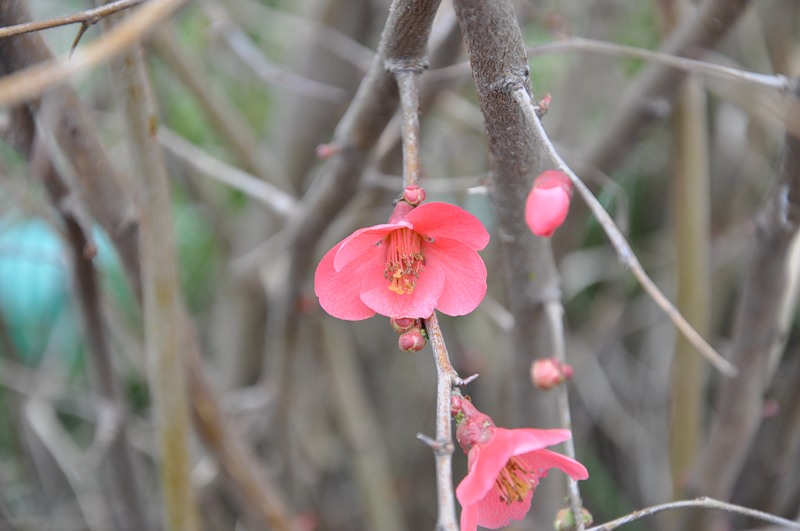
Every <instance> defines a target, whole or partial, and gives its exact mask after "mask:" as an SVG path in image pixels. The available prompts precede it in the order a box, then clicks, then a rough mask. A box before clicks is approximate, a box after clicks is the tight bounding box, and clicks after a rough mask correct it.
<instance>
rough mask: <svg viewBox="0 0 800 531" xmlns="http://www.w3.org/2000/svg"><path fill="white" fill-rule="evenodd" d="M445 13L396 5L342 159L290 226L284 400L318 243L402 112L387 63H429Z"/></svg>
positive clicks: (278, 356)
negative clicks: (431, 41)
mask: <svg viewBox="0 0 800 531" xmlns="http://www.w3.org/2000/svg"><path fill="white" fill-rule="evenodd" d="M438 7H439V0H425V1H412V0H395V1H394V2H393V3H392V6H391V8H390V10H389V18H388V20H387V21H386V25H385V27H384V31H383V34H382V36H381V43H380V46H379V48H378V54H377V56H376V57H375V60H374V62H373V64H372V67H371V68H370V71H369V72H368V73H367V76H366V78H364V80H363V81H362V82H361V85H360V86H359V88H358V91H357V93H356V96H355V98H354V99H353V102H352V103H351V104H350V107H349V108H348V110H347V112H346V113H345V115H344V116H343V117H342V120H341V121H340V122H339V125H338V126H337V127H336V130H335V132H334V137H333V141H332V144H333V145H335V146H336V148H337V153H336V155H335V156H334V157H333V158H332V160H330V161H329V162H328V164H327V166H326V168H324V170H323V171H322V172H321V174H320V175H319V177H318V178H317V179H316V180H315V182H314V183H313V184H312V186H311V188H310V189H309V190H308V192H307V193H306V194H305V195H304V197H303V199H302V201H301V202H300V204H299V205H298V208H296V209H295V210H294V212H293V215H292V216H291V217H290V218H289V219H288V221H287V223H286V226H285V229H284V233H285V235H286V240H285V241H287V242H289V245H290V247H289V267H288V274H287V279H286V281H285V282H282V283H281V284H282V286H283V290H282V291H281V292H280V293H276V294H275V296H274V297H273V300H272V301H271V302H270V316H269V322H268V325H267V326H268V333H270V334H271V336H272V337H274V338H276V341H274V342H273V343H272V344H271V345H270V354H271V355H272V356H273V357H274V361H275V364H274V365H272V366H270V364H265V369H266V371H265V376H266V377H267V381H268V383H270V384H272V385H274V386H275V388H276V389H281V390H282V391H281V392H280V393H279V396H280V397H281V399H280V400H281V401H284V400H285V398H286V392H287V390H288V385H289V382H290V378H289V377H288V374H289V373H288V371H289V367H290V362H289V360H288V359H287V357H286V351H287V348H288V345H290V344H291V343H292V342H293V340H294V335H295V332H296V329H297V324H298V323H297V320H296V319H291V318H290V316H291V314H292V313H294V312H295V308H297V304H296V303H297V301H298V298H299V295H300V292H301V290H302V289H303V286H304V284H305V282H306V280H307V277H308V274H309V270H310V269H311V266H312V262H313V257H314V251H315V248H316V244H317V242H318V241H319V238H320V237H321V236H322V234H323V233H324V231H325V229H326V228H327V226H328V225H329V223H330V222H331V220H332V219H333V218H334V217H335V216H336V215H337V214H338V213H339V212H340V211H341V210H342V209H343V208H344V207H345V205H347V203H348V202H349V201H350V200H351V199H352V198H353V197H354V196H355V195H356V190H357V185H358V182H359V180H360V178H361V173H362V172H363V169H364V166H365V165H366V162H367V155H368V154H369V152H370V151H371V150H372V148H373V147H374V146H375V143H376V142H377V140H378V138H379V137H380V134H381V132H382V131H383V129H384V128H385V127H386V124H387V123H388V122H389V120H390V119H391V117H392V115H393V114H394V112H395V110H396V109H397V104H398V90H397V83H396V82H395V79H394V76H393V75H392V74H391V72H389V71H387V70H386V65H387V62H391V63H392V64H394V65H402V64H407V65H408V66H412V65H415V64H424V61H425V52H426V47H427V43H428V37H429V35H430V29H431V24H432V23H433V18H434V15H435V14H436V10H437V9H438ZM270 374H271V377H269V376H268V375H270ZM279 409H280V410H281V411H282V410H283V408H279Z"/></svg>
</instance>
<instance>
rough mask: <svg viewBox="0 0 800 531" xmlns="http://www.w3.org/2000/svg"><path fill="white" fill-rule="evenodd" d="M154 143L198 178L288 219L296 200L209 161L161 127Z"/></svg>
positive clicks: (198, 149) (205, 155)
mask: <svg viewBox="0 0 800 531" xmlns="http://www.w3.org/2000/svg"><path fill="white" fill-rule="evenodd" d="M158 140H159V142H160V143H161V145H162V146H164V147H165V148H166V149H167V150H169V151H170V152H171V153H172V154H174V155H175V156H177V157H179V158H180V159H181V160H182V161H184V162H186V163H187V164H189V165H190V166H191V167H192V168H193V169H194V170H195V171H197V172H198V173H200V174H201V175H204V176H206V177H210V178H212V179H215V180H217V181H219V182H221V183H223V184H226V185H228V186H230V187H231V188H235V189H236V190H239V191H241V192H244V193H245V194H246V195H247V196H249V197H252V198H253V199H256V200H258V201H260V202H261V203H263V204H264V205H266V206H267V207H269V209H270V210H272V211H273V212H274V213H276V214H278V215H280V216H282V217H286V216H288V215H289V214H290V213H291V212H292V209H293V208H295V206H296V204H297V200H296V199H295V198H294V197H292V196H291V195H289V194H287V193H286V192H284V191H283V190H281V189H280V188H277V187H276V186H273V185H271V184H270V183H268V182H266V181H264V180H262V179H259V178H258V177H256V176H255V175H251V174H249V173H247V172H246V171H244V170H241V169H239V168H236V167H234V166H231V165H229V164H227V163H225V162H223V161H221V160H219V159H217V158H215V157H212V156H211V155H209V154H208V153H207V152H205V151H203V150H202V149H200V148H199V147H197V146H195V145H194V144H192V143H191V142H189V141H188V140H186V139H185V138H183V137H182V136H180V135H179V134H177V133H175V132H174V131H172V130H170V129H168V128H166V127H164V126H162V127H159V131H158Z"/></svg>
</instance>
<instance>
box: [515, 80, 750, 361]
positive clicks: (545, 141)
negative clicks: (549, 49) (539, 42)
mask: <svg viewBox="0 0 800 531" xmlns="http://www.w3.org/2000/svg"><path fill="white" fill-rule="evenodd" d="M514 99H515V100H516V101H517V104H518V105H519V106H520V108H521V109H522V111H523V112H524V113H525V115H526V116H527V118H528V121H529V122H530V123H531V126H532V127H533V130H534V134H535V135H536V137H537V138H538V139H539V141H540V142H541V145H542V146H543V148H544V149H545V152H546V153H547V155H548V157H550V160H551V161H552V162H553V164H555V166H556V167H557V168H558V169H559V170H561V171H563V172H564V173H566V174H567V175H568V176H569V178H570V180H571V181H572V183H573V185H574V186H575V188H577V190H578V193H580V194H581V197H582V198H583V199H584V201H586V204H587V205H588V206H589V209H590V210H591V211H592V214H594V216H595V218H597V221H598V222H599V223H600V226H601V227H602V228H603V231H604V232H605V233H606V235H607V236H608V238H609V240H610V241H611V245H613V246H614V249H616V251H617V255H618V256H619V259H620V261H621V262H622V264H623V265H625V266H626V267H628V268H630V270H631V272H632V273H633V276H635V277H636V280H638V281H639V284H640V285H641V286H642V288H643V289H644V290H645V291H646V292H647V294H648V295H650V297H651V298H652V299H653V301H654V302H655V303H656V304H657V305H658V306H659V308H661V309H662V310H663V311H664V312H665V313H666V314H667V316H669V318H670V320H672V322H673V324H674V325H675V327H676V328H677V329H678V330H679V331H680V332H681V333H682V334H683V335H684V336H685V337H686V339H688V340H689V341H690V342H691V343H692V345H694V347H695V348H696V349H697V350H698V351H699V352H700V354H702V355H703V356H704V357H705V358H706V359H707V360H708V361H709V362H710V363H711V364H712V365H713V366H714V367H716V368H717V369H718V370H719V371H720V372H721V373H723V374H724V375H726V376H736V374H737V373H738V371H737V369H736V367H734V366H733V365H732V364H731V363H730V362H729V361H728V360H726V359H725V358H723V357H722V356H721V355H720V354H719V353H718V352H717V351H716V350H714V347H712V346H711V345H710V344H708V342H707V341H706V340H705V339H704V338H703V336H701V335H700V334H698V333H697V331H696V330H695V329H694V328H692V325H690V324H689V322H688V321H686V319H685V318H684V317H683V315H681V313H680V312H679V311H678V310H677V308H675V306H674V305H673V304H672V303H671V302H670V301H669V299H668V298H667V297H666V295H664V294H663V293H662V292H661V290H659V289H658V286H656V284H655V282H653V280H652V279H651V278H650V277H649V276H648V274H647V273H646V272H645V270H644V268H643V267H642V265H641V263H639V259H638V258H637V257H636V255H635V254H634V253H633V249H631V247H630V244H628V242H627V240H626V239H625V237H624V236H623V235H622V233H621V232H620V230H619V229H618V228H617V226H616V224H615V223H614V220H613V219H611V216H610V215H609V214H608V212H606V211H605V209H604V208H603V206H602V205H601V204H600V202H599V201H598V200H597V198H595V197H594V195H592V192H591V191H590V190H589V188H588V187H587V186H586V185H585V184H583V181H581V179H580V177H578V176H577V175H576V174H575V172H574V171H572V169H571V168H570V167H569V166H568V165H567V163H566V162H564V159H562V158H561V155H559V153H558V151H557V150H556V148H555V146H554V145H553V143H552V142H551V141H550V139H549V138H548V136H547V133H546V132H545V130H544V127H543V126H542V123H541V121H540V120H539V117H538V116H537V115H536V109H535V108H534V106H533V103H532V102H531V98H530V96H529V95H528V92H527V91H526V90H525V89H524V88H520V89H516V90H514Z"/></svg>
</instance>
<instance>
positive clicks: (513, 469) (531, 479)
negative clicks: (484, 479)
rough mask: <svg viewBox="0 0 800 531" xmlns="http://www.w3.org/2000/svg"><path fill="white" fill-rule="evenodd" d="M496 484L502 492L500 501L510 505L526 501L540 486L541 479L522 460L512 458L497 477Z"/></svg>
mask: <svg viewBox="0 0 800 531" xmlns="http://www.w3.org/2000/svg"><path fill="white" fill-rule="evenodd" d="M495 484H496V485H497V489H498V490H499V491H500V501H503V502H505V503H508V504H510V503H515V502H521V501H522V500H524V499H525V497H526V496H527V495H528V493H529V492H530V491H531V490H533V489H535V488H536V485H538V484H539V479H538V478H537V477H536V474H534V472H533V471H532V470H528V469H527V468H526V467H525V464H524V463H523V462H522V461H521V460H520V459H518V458H516V457H512V458H511V459H509V460H508V463H506V466H505V467H504V468H503V470H501V471H500V473H499V474H498V475H497V479H496V480H495Z"/></svg>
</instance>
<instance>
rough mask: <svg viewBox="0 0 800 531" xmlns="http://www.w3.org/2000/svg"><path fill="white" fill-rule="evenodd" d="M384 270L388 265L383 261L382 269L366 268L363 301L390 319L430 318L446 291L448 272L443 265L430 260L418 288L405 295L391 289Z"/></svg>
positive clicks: (426, 264)
mask: <svg viewBox="0 0 800 531" xmlns="http://www.w3.org/2000/svg"><path fill="white" fill-rule="evenodd" d="M384 267H385V262H381V264H380V266H379V267H369V268H365V269H364V271H363V275H364V277H363V281H362V284H361V301H362V302H363V303H364V304H366V305H367V306H368V307H370V308H372V309H373V310H374V311H375V312H377V313H379V314H381V315H385V316H387V317H413V318H422V319H424V318H427V317H430V316H431V314H432V313H433V309H434V308H435V307H436V303H437V302H438V301H439V297H440V295H441V294H442V289H444V282H445V271H444V269H443V268H442V267H441V265H440V264H438V263H437V262H435V261H428V260H426V263H425V269H424V270H423V271H422V272H421V273H420V275H419V278H418V279H417V286H416V288H414V291H413V292H411V293H407V294H404V295H398V294H397V293H395V292H393V291H390V290H389V281H388V280H386V278H385V277H384V276H383V271H384Z"/></svg>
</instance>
